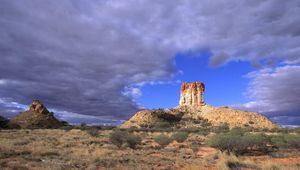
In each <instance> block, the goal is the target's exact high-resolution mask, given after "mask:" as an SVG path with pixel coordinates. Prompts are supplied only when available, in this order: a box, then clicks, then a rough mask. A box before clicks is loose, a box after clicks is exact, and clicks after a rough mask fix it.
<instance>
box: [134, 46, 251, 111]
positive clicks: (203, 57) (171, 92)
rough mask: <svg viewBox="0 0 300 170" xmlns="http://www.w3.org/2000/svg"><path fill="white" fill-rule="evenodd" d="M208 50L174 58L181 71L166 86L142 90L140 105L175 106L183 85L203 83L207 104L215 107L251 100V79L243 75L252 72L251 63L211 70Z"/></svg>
mask: <svg viewBox="0 0 300 170" xmlns="http://www.w3.org/2000/svg"><path fill="white" fill-rule="evenodd" d="M209 57H211V53H210V52H209V51H204V52H198V53H197V54H196V55H195V53H192V54H191V53H182V54H178V55H176V57H175V59H174V60H175V66H176V69H177V71H178V72H179V73H178V74H176V75H175V76H174V77H173V81H171V82H169V83H166V84H147V85H145V86H143V87H142V88H141V91H142V94H143V95H142V96H141V97H139V98H138V99H137V102H138V103H140V104H141V105H143V106H144V107H146V108H170V107H176V106H177V105H178V102H179V96H180V86H181V82H184V81H185V82H194V81H201V82H203V83H205V85H206V89H205V90H206V91H205V101H206V103H208V104H210V105H213V106H229V105H235V104H241V103H246V102H248V101H249V99H247V97H246V96H245V95H244V93H245V91H246V89H247V85H248V83H249V79H247V78H245V77H244V76H245V75H246V74H247V73H249V72H251V71H253V70H254V68H253V67H252V66H251V65H250V63H249V62H242V61H234V62H230V63H228V64H225V65H224V66H221V67H210V66H209V64H208V63H209Z"/></svg>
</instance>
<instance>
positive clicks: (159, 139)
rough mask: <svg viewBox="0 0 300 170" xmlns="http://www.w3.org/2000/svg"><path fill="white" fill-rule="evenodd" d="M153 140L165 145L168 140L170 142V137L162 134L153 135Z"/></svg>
mask: <svg viewBox="0 0 300 170" xmlns="http://www.w3.org/2000/svg"><path fill="white" fill-rule="evenodd" d="M154 141H155V142H157V143H158V144H159V145H160V146H163V147H164V146H166V145H168V144H169V143H170V142H172V139H171V138H170V137H169V136H167V135H164V134H161V135H158V136H155V137H154Z"/></svg>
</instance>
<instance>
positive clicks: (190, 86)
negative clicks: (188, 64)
mask: <svg viewBox="0 0 300 170" xmlns="http://www.w3.org/2000/svg"><path fill="white" fill-rule="evenodd" d="M204 90H205V85H204V83H202V82H199V81H196V82H193V83H186V82H184V83H182V85H181V90H180V101H179V106H192V107H201V106H203V105H205V103H204Z"/></svg>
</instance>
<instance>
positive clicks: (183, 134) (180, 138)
mask: <svg viewBox="0 0 300 170" xmlns="http://www.w3.org/2000/svg"><path fill="white" fill-rule="evenodd" d="M188 136H189V134H188V133H187V132H177V133H174V134H173V135H172V136H171V138H172V139H174V140H176V141H177V142H178V143H182V142H184V141H185V140H186V139H187V138H188Z"/></svg>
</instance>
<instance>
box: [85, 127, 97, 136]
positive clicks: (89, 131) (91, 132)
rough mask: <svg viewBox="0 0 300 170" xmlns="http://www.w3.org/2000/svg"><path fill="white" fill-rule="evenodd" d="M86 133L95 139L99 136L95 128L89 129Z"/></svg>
mask: <svg viewBox="0 0 300 170" xmlns="http://www.w3.org/2000/svg"><path fill="white" fill-rule="evenodd" d="M86 132H87V133H88V134H89V135H91V136H92V137H97V136H98V135H99V130H98V129H97V128H89V129H87V130H86Z"/></svg>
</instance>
